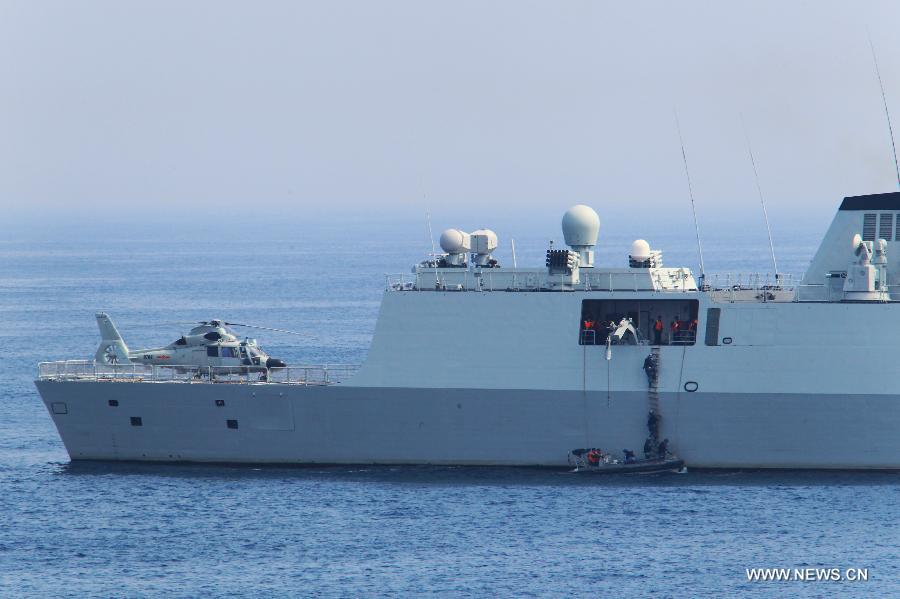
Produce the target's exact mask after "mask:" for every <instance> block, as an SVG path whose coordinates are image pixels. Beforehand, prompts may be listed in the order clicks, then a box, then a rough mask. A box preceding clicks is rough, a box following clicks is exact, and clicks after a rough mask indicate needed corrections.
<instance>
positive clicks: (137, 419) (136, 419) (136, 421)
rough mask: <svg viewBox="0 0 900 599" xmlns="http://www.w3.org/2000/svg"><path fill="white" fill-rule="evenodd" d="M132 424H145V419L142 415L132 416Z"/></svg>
mask: <svg viewBox="0 0 900 599" xmlns="http://www.w3.org/2000/svg"><path fill="white" fill-rule="evenodd" d="M131 426H144V421H143V420H141V417H140V416H132V417H131Z"/></svg>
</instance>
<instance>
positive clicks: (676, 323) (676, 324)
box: [669, 317, 681, 343]
mask: <svg viewBox="0 0 900 599" xmlns="http://www.w3.org/2000/svg"><path fill="white" fill-rule="evenodd" d="M669 328H671V329H672V333H671V334H672V338H671V339H669V343H675V339H676V337H678V331H680V330H681V322H679V320H678V317H675V318H673V319H672V324H671V325H669Z"/></svg>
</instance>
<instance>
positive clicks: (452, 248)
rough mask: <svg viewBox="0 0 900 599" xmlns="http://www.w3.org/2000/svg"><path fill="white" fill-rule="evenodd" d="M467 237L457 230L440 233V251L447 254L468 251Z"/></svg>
mask: <svg viewBox="0 0 900 599" xmlns="http://www.w3.org/2000/svg"><path fill="white" fill-rule="evenodd" d="M469 244H470V242H469V235H468V234H467V233H465V232H463V231H460V230H459V229H447V230H446V231H444V232H443V233H441V249H442V250H444V251H445V252H447V253H448V254H462V253H464V252H467V251H469V249H470V247H469Z"/></svg>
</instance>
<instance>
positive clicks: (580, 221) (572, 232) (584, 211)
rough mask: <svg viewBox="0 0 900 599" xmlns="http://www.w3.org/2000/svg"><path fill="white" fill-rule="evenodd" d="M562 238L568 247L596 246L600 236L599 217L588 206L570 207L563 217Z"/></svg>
mask: <svg viewBox="0 0 900 599" xmlns="http://www.w3.org/2000/svg"><path fill="white" fill-rule="evenodd" d="M562 230H563V237H564V238H565V240H566V245H568V246H570V247H573V248H575V247H585V246H594V245H597V236H598V235H599V234H600V217H599V216H598V215H597V213H596V212H595V211H594V209H593V208H591V207H590V206H585V205H584V204H578V205H576V206H572V207H571V208H569V209H568V210H566V213H565V214H564V215H563V219H562Z"/></svg>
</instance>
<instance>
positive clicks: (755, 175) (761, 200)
mask: <svg viewBox="0 0 900 599" xmlns="http://www.w3.org/2000/svg"><path fill="white" fill-rule="evenodd" d="M741 127H743V128H744V139H746V140H747V152H748V153H749V154H750V164H751V165H752V166H753V179H754V180H755V181H756V191H757V193H759V203H760V204H762V209H763V216H764V217H765V219H766V231H768V233H769V251H771V252H772V268H774V269H775V280H776V281H777V280H778V263H777V262H776V261H775V242H774V241H772V227H770V226H769V212H768V211H767V210H766V200H765V198H763V192H762V187H761V186H760V184H759V173H758V172H757V170H756V160H755V159H754V158H753V146H752V145H750V134H749V133H747V123H745V122H744V115H743V114H742V115H741Z"/></svg>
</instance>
